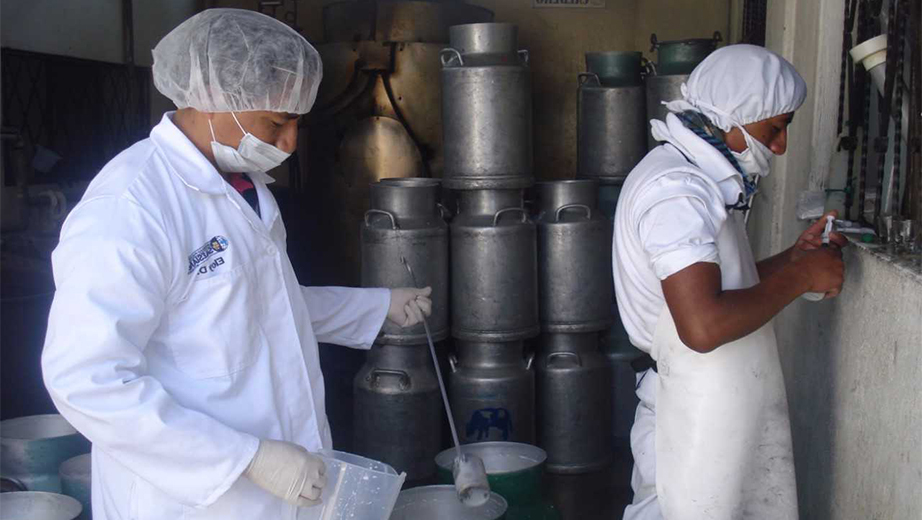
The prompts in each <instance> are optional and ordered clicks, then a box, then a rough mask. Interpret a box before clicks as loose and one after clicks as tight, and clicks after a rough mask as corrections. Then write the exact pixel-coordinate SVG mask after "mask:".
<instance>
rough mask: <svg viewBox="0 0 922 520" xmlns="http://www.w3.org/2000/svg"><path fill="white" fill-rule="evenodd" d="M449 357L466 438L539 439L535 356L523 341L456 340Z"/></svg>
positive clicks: (457, 415)
mask: <svg viewBox="0 0 922 520" xmlns="http://www.w3.org/2000/svg"><path fill="white" fill-rule="evenodd" d="M455 347H456V350H457V356H452V357H450V358H449V360H450V362H451V377H450V378H449V396H450V399H451V408H452V413H453V414H454V419H455V426H456V427H457V428H458V437H459V439H460V440H461V442H462V443H464V444H467V443H472V442H483V441H512V442H524V443H526V444H534V442H535V372H534V370H532V362H533V359H534V358H533V356H531V357H529V358H528V359H524V358H523V357H522V354H523V351H524V345H523V343H522V342H521V341H513V342H509V343H483V342H473V341H456V342H455Z"/></svg>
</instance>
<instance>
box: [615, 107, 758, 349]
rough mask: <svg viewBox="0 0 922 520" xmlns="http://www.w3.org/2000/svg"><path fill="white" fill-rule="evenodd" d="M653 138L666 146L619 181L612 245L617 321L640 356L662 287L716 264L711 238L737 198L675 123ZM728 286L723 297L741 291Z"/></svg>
mask: <svg viewBox="0 0 922 520" xmlns="http://www.w3.org/2000/svg"><path fill="white" fill-rule="evenodd" d="M657 130H658V133H659V134H660V135H659V137H660V138H661V140H663V141H665V142H666V143H667V144H664V145H663V146H659V147H657V148H655V149H654V150H653V151H651V152H650V153H649V154H647V156H646V157H645V158H644V159H643V160H642V161H641V162H640V164H638V165H637V166H636V167H635V168H634V170H633V171H631V174H630V175H629V176H628V178H627V180H626V181H625V183H624V188H623V189H622V191H621V195H620V198H619V200H618V207H617V210H616V211H615V224H614V237H613V244H612V248H613V249H612V262H613V273H614V280H615V295H616V297H617V301H618V310H619V312H620V314H621V321H622V323H623V324H624V328H625V329H626V330H627V333H628V335H629V336H630V339H631V343H633V344H634V346H636V347H637V348H639V349H641V350H643V351H645V352H649V351H650V347H651V346H652V343H653V331H654V329H655V327H656V322H657V320H658V319H659V315H660V312H661V311H662V309H663V307H664V305H665V303H666V301H665V298H664V297H663V289H662V284H661V282H662V280H665V279H666V278H668V277H669V276H671V275H673V274H675V273H677V272H679V271H681V270H682V269H685V268H686V267H688V266H690V265H692V264H695V263H698V262H713V263H716V264H720V263H721V258H720V255H719V248H718V244H717V236H718V234H719V232H720V229H721V228H722V227H723V225H724V223H725V222H726V221H727V218H728V210H727V206H728V205H732V204H735V203H736V202H738V201H739V197H740V195H741V194H742V193H743V180H742V176H741V175H740V174H739V172H737V171H736V169H735V168H734V167H733V166H732V165H731V164H730V162H729V161H727V159H726V158H724V157H723V155H722V154H721V153H720V151H719V150H717V149H716V148H714V147H713V146H711V145H710V144H708V143H707V142H705V141H704V140H703V139H701V138H699V137H698V136H696V135H695V134H694V133H693V132H691V131H690V130H688V129H687V128H685V127H684V126H683V125H682V123H681V122H680V121H679V119H678V118H677V117H676V116H675V115H672V114H669V116H667V119H666V123H665V124H661V125H660V126H659V127H658V128H657ZM728 261H732V262H738V259H736V258H733V259H729V260H728ZM722 271H727V273H731V272H732V273H735V272H737V271H738V270H737V269H722ZM726 278H727V275H726V274H725V275H724V280H723V285H724V288H725V289H729V288H738V287H739V286H740V285H742V283H743V281H742V280H733V279H726ZM734 278H735V276H734Z"/></svg>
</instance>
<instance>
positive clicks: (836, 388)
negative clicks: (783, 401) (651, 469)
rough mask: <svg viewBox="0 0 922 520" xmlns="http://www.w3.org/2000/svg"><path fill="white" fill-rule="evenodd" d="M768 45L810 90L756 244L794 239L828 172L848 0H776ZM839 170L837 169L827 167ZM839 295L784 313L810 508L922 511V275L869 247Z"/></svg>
mask: <svg viewBox="0 0 922 520" xmlns="http://www.w3.org/2000/svg"><path fill="white" fill-rule="evenodd" d="M768 10H769V12H768V18H769V19H768V34H767V45H768V47H769V48H771V49H772V50H774V51H776V52H779V53H781V54H782V55H784V56H785V57H786V58H787V59H789V60H790V61H791V62H792V63H793V64H794V65H795V66H796V67H797V69H798V70H799V71H800V73H801V74H802V75H803V76H804V78H805V79H806V80H807V83H808V84H809V86H810V94H809V95H808V98H807V101H806V103H805V104H804V106H803V107H802V108H801V109H800V110H799V111H798V112H797V115H796V118H795V121H794V124H793V125H792V127H791V129H790V134H789V139H788V153H787V154H786V155H785V156H783V157H781V158H778V160H777V161H776V163H775V166H774V168H773V172H772V174H771V175H770V176H769V177H768V178H766V179H765V182H763V184H762V187H761V188H762V194H761V195H760V196H759V198H758V202H757V205H756V206H755V208H754V210H753V215H752V221H751V222H750V234H751V235H752V243H753V246H754V248H755V249H756V253H757V256H759V257H764V256H768V255H770V254H773V253H776V252H778V251H781V250H782V249H784V248H786V247H788V246H790V245H791V243H793V241H794V240H795V239H796V238H797V236H798V235H799V234H800V233H801V232H802V230H803V229H804V227H805V224H804V223H802V222H798V221H797V220H796V218H795V207H796V202H797V194H798V193H800V192H801V191H803V190H807V189H817V188H822V187H826V186H827V185H828V184H829V183H830V182H832V183H836V182H839V183H841V182H842V180H841V179H842V177H841V174H840V175H831V174H832V173H833V169H835V168H836V165H837V164H840V163H841V159H842V158H841V157H840V156H839V155H838V154H837V152H836V151H835V143H836V135H835V131H836V129H835V128H834V127H835V123H836V115H837V114H836V112H837V107H838V82H839V69H840V61H839V60H840V56H839V53H840V51H841V44H842V40H841V37H842V36H841V34H842V29H841V24H842V20H843V15H844V13H843V7H842V2H841V0H775V1H773V2H769V7H768ZM830 178H832V179H833V180H832V181H828V180H827V179H830ZM845 262H846V269H847V276H846V282H845V289H844V292H843V293H842V295H841V296H840V297H839V298H837V299H835V300H833V301H830V302H821V303H810V302H806V301H798V302H795V303H794V304H793V305H791V306H790V307H789V308H788V309H786V310H785V311H784V312H783V313H782V314H781V315H779V317H778V318H777V320H776V324H775V328H776V331H777V333H778V341H779V348H780V351H781V357H782V363H783V366H784V371H785V381H786V384H787V390H788V400H789V403H790V409H791V419H792V429H793V434H794V449H795V462H796V467H797V481H798V491H799V493H798V495H799V500H800V510H801V518H802V519H805V520H806V519H809V520H827V519H829V520H867V519H871V518H877V519H898V518H899V519H919V518H922V493H919V490H922V275H920V274H918V272H912V271H910V270H907V269H904V268H900V267H897V266H896V265H894V264H893V263H892V262H889V261H887V260H885V259H884V258H882V257H880V256H877V255H876V254H874V253H872V252H870V251H869V250H867V249H865V248H859V247H855V246H853V247H851V248H850V250H849V251H847V253H846V255H845Z"/></svg>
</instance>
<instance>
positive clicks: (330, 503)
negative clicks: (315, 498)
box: [298, 450, 407, 520]
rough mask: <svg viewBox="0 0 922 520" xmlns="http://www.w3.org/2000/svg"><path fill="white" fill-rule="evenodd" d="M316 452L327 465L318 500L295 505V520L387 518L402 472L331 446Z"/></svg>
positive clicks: (403, 474) (398, 490)
mask: <svg viewBox="0 0 922 520" xmlns="http://www.w3.org/2000/svg"><path fill="white" fill-rule="evenodd" d="M318 455H320V458H322V459H323V462H324V463H325V464H326V466H327V473H326V477H327V485H326V486H325V487H324V488H323V493H322V494H321V495H320V498H321V501H322V503H321V504H320V505H318V506H314V507H302V508H299V509H298V520H340V519H341V520H346V519H348V520H381V519H384V518H388V517H389V516H390V514H391V510H392V509H393V508H394V503H395V502H396V501H397V495H399V494H400V488H401V487H403V481H404V479H405V478H406V476H407V474H406V473H401V474H399V475H398V474H397V472H396V471H395V470H394V468H392V467H390V466H388V465H387V464H385V463H383V462H378V461H376V460H372V459H368V458H365V457H361V456H359V455H354V454H352V453H345V452H342V451H335V450H321V451H320V452H319V453H318Z"/></svg>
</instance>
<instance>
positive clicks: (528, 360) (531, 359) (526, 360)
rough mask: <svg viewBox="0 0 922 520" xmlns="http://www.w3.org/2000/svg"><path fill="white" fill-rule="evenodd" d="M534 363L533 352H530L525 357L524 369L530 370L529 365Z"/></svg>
mask: <svg viewBox="0 0 922 520" xmlns="http://www.w3.org/2000/svg"><path fill="white" fill-rule="evenodd" d="M534 364H535V353H534V352H532V353H531V354H529V355H528V357H527V358H526V359H525V370H531V366H532V365H534Z"/></svg>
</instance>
